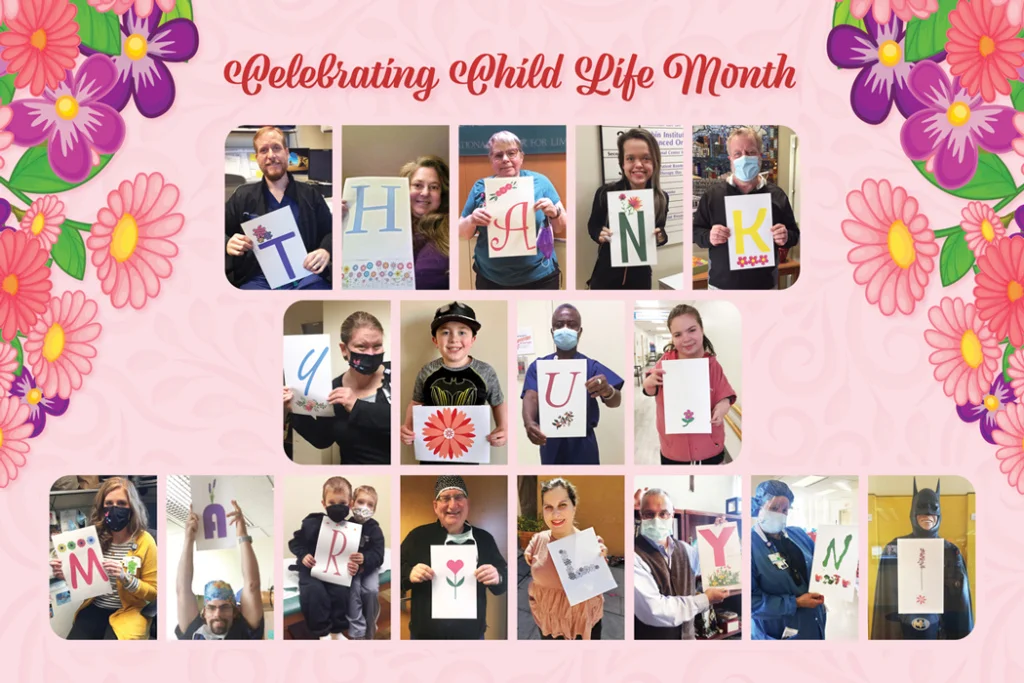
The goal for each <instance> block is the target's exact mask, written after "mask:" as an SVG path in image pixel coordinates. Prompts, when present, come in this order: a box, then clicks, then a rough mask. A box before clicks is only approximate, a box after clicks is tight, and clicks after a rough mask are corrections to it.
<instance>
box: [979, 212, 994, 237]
mask: <svg viewBox="0 0 1024 683" xmlns="http://www.w3.org/2000/svg"><path fill="white" fill-rule="evenodd" d="M981 236H982V237H984V238H985V241H986V242H991V241H992V240H994V239H995V238H996V229H995V228H993V227H992V224H991V223H989V222H988V219H987V218H986V219H985V220H983V221H982V222H981Z"/></svg>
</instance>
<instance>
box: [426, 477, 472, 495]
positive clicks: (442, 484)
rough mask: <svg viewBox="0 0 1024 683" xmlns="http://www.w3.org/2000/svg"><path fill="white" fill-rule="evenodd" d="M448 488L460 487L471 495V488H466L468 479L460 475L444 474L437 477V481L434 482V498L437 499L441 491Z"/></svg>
mask: <svg viewBox="0 0 1024 683" xmlns="http://www.w3.org/2000/svg"><path fill="white" fill-rule="evenodd" d="M448 489H458V490H459V491H462V492H463V493H464V494H465V495H467V496H468V495H469V489H467V488H466V480H465V479H463V478H462V477H459V476H449V475H443V476H440V477H438V478H437V483H436V484H434V500H437V499H438V498H439V497H440V496H441V493H443V492H444V491H447V490H448Z"/></svg>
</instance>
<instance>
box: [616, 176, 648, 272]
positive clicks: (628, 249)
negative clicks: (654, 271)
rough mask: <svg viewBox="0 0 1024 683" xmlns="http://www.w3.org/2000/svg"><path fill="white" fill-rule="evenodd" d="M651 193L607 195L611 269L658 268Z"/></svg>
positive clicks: (633, 192) (636, 192)
mask: <svg viewBox="0 0 1024 683" xmlns="http://www.w3.org/2000/svg"><path fill="white" fill-rule="evenodd" d="M655 227H656V226H655V211H654V190H619V191H616V192H609V193H608V229H609V230H611V231H612V240H611V242H610V243H609V246H610V247H611V253H612V268H623V267H626V266H655V265H658V249H657V239H656V238H655V236H654V230H655Z"/></svg>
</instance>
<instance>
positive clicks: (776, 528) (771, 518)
mask: <svg viewBox="0 0 1024 683" xmlns="http://www.w3.org/2000/svg"><path fill="white" fill-rule="evenodd" d="M786 517H787V516H786V515H784V514H782V513H781V512H772V511H771V510H769V509H768V508H761V512H759V513H758V515H757V523H758V524H760V525H761V528H762V529H763V530H764V532H765V533H766V534H780V533H782V532H783V531H784V530H785V528H786Z"/></svg>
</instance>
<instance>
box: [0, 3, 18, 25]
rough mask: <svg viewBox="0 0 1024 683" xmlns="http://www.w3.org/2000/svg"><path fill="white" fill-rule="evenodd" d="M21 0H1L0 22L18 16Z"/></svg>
mask: <svg viewBox="0 0 1024 683" xmlns="http://www.w3.org/2000/svg"><path fill="white" fill-rule="evenodd" d="M20 5H21V0H0V23H3V22H5V21H9V20H11V19H13V18H14V17H16V16H18V9H19V6H20Z"/></svg>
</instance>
